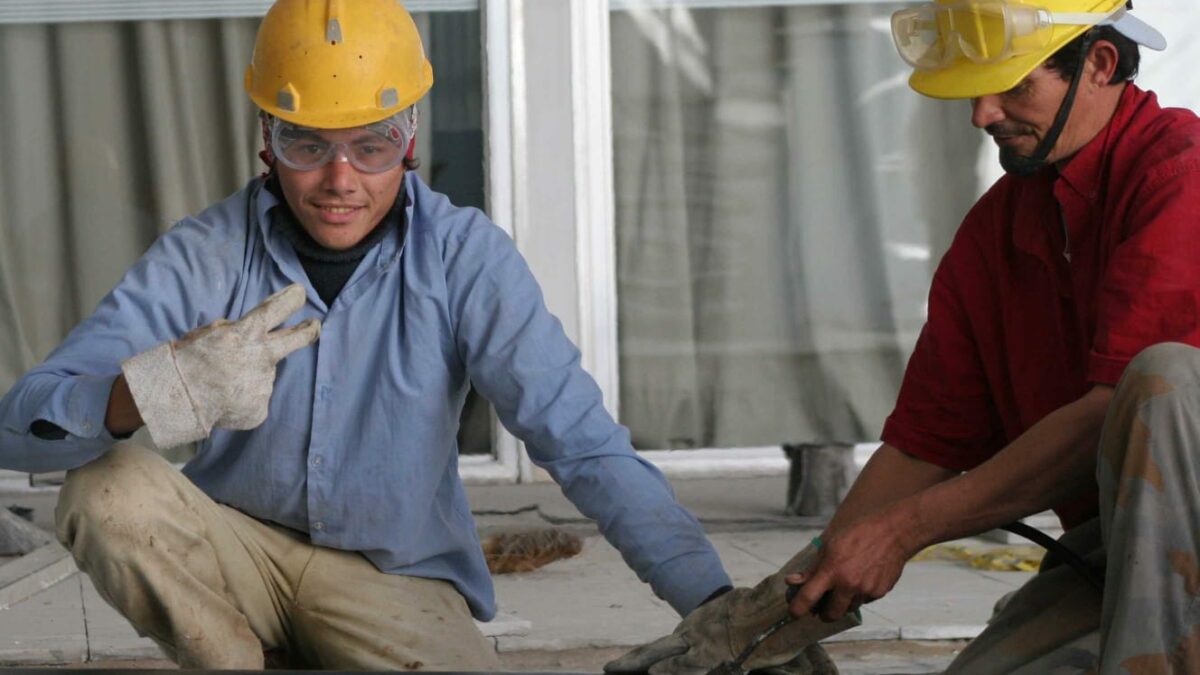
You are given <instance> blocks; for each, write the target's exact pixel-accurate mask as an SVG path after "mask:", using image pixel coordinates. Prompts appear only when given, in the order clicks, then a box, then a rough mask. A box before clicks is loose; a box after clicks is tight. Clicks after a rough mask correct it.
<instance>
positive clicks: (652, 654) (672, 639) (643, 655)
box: [604, 635, 688, 673]
mask: <svg viewBox="0 0 1200 675" xmlns="http://www.w3.org/2000/svg"><path fill="white" fill-rule="evenodd" d="M687 650H688V643H687V640H685V639H683V636H682V635H668V636H666V637H662V638H659V639H657V640H655V641H654V642H651V643H650V644H645V645H642V646H641V647H637V648H635V649H633V650H632V651H630V652H629V653H628V654H625V655H624V656H622V657H620V658H617V659H613V660H612V661H609V662H608V663H606V664H604V672H606V673H645V672H647V671H649V670H650V667H651V666H653V665H654V664H656V663H658V662H659V661H662V660H664V659H669V658H671V657H672V656H679V655H680V654H683V653H684V652H686V651H687Z"/></svg>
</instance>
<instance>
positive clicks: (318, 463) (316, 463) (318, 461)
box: [311, 455, 322, 466]
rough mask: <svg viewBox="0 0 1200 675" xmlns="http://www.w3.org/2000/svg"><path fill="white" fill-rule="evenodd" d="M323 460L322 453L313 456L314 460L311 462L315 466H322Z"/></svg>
mask: <svg viewBox="0 0 1200 675" xmlns="http://www.w3.org/2000/svg"><path fill="white" fill-rule="evenodd" d="M321 461H322V460H321V456H320V455H317V456H316V457H313V458H312V462H311V464H312V465H313V466H321Z"/></svg>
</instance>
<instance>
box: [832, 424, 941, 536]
mask: <svg viewBox="0 0 1200 675" xmlns="http://www.w3.org/2000/svg"><path fill="white" fill-rule="evenodd" d="M957 473H958V472H956V471H953V470H951V469H945V468H943V467H940V466H938V465H936V464H931V463H929V462H926V461H923V460H920V459H917V458H915V457H912V456H910V455H906V454H904V453H903V452H901V451H900V450H899V449H897V448H895V447H894V446H891V445H888V444H886V443H885V444H883V445H882V446H881V447H880V448H879V449H878V450H876V451H875V453H874V454H873V455H871V459H870V460H869V461H868V462H867V465H866V466H865V467H863V470H862V473H861V474H859V476H858V479H857V480H855V481H854V485H853V486H851V487H850V492H849V494H847V495H846V499H845V500H844V501H843V502H842V504H841V506H839V507H838V510H837V513H835V514H834V516H833V520H832V521H830V523H829V527H828V529H827V531H828V532H834V531H836V530H839V529H841V528H843V527H844V526H846V525H848V524H850V523H852V522H854V521H856V520H858V519H860V518H862V517H864V516H867V515H870V514H872V513H878V512H880V511H883V510H884V509H885V508H886V507H888V506H890V505H892V504H894V503H896V502H898V501H900V500H902V499H904V498H906V497H910V496H912V495H915V494H917V493H919V492H921V491H922V490H925V489H927V488H929V487H931V486H934V485H937V484H938V483H941V482H943V481H945V480H948V479H950V478H953V477H954V476H955V475H957Z"/></svg>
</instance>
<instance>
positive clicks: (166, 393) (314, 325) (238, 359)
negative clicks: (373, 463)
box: [121, 284, 321, 448]
mask: <svg viewBox="0 0 1200 675" xmlns="http://www.w3.org/2000/svg"><path fill="white" fill-rule="evenodd" d="M304 298H305V294H304V287H303V286H301V285H300V284H292V285H291V286H288V287H287V288H285V289H283V290H282V291H279V292H278V293H276V294H274V295H272V296H271V297H269V298H267V299H266V300H264V301H263V302H262V304H260V305H259V306H258V307H255V308H254V309H252V310H250V311H249V312H247V313H246V314H245V316H243V317H242V318H241V319H238V320H237V321H227V320H225V319H218V320H217V321H214V322H213V323H211V324H209V325H208V326H205V327H203V328H198V329H196V330H194V331H192V332H190V333H188V334H187V335H185V336H183V337H182V338H180V339H179V340H177V341H174V342H165V343H163V344H161V345H159V346H157V347H154V348H153V349H150V350H147V351H145V352H142V353H141V354H138V355H136V356H134V357H132V358H130V359H127V360H126V361H125V362H124V363H122V364H121V370H122V371H123V372H124V373H125V380H126V381H127V382H128V383H129V391H130V393H131V394H132V395H133V400H134V403H136V404H137V408H138V412H139V413H140V414H141V416H142V421H144V422H145V423H146V427H147V428H148V429H149V430H150V437H151V438H153V439H154V442H155V444H157V445H158V447H159V448H169V447H172V446H176V445H180V444H182V443H187V442H189V441H198V440H200V439H202V438H207V437H208V435H209V433H211V432H212V429H213V427H222V428H225V429H253V428H254V427H257V426H258V425H260V424H262V423H263V421H265V420H266V419H267V409H268V407H269V405H270V401H271V392H272V391H273V390H274V388H275V365H276V364H277V363H278V362H279V361H280V359H282V358H283V357H285V356H287V355H288V354H290V353H292V352H294V351H296V350H297V349H300V348H302V347H307V346H308V345H310V344H312V343H313V342H315V341H316V339H317V336H318V335H320V334H321V323H320V322H319V321H317V320H316V319H309V320H308V321H304V322H302V323H300V324H297V325H296V326H293V327H291V328H287V329H283V330H277V331H273V332H272V331H271V328H273V327H275V326H278V325H279V324H281V323H283V321H284V320H285V319H287V318H288V317H289V316H291V315H292V314H294V313H295V312H296V310H298V309H300V308H301V307H303V306H304Z"/></svg>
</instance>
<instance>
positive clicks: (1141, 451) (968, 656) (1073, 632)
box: [947, 343, 1200, 675]
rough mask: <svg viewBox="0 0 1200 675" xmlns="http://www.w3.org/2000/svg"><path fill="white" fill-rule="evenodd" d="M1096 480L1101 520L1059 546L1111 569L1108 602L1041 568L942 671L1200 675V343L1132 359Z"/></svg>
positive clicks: (1111, 414) (1061, 572) (1072, 577)
mask: <svg viewBox="0 0 1200 675" xmlns="http://www.w3.org/2000/svg"><path fill="white" fill-rule="evenodd" d="M1097 479H1098V481H1099V485H1100V517H1099V518H1097V519H1096V520H1094V521H1091V522H1089V523H1087V524H1085V525H1083V526H1080V527H1079V528H1077V529H1074V530H1072V531H1071V532H1069V533H1067V534H1066V535H1065V536H1064V537H1063V543H1065V544H1067V545H1068V546H1070V547H1072V548H1073V549H1074V550H1075V551H1076V552H1079V553H1081V554H1083V555H1084V557H1085V558H1087V559H1088V560H1089V561H1090V562H1092V563H1094V564H1096V565H1097V566H1099V567H1101V568H1103V569H1104V570H1105V575H1104V576H1105V590H1104V594H1103V597H1101V596H1100V594H1098V593H1096V591H1095V590H1093V589H1092V588H1091V587H1090V586H1088V585H1087V584H1086V583H1085V582H1084V581H1083V579H1082V578H1081V577H1080V576H1079V575H1077V574H1076V573H1075V572H1074V571H1073V570H1071V569H1069V568H1067V567H1066V566H1058V567H1055V568H1053V569H1050V570H1046V571H1043V572H1041V573H1039V574H1038V575H1037V576H1036V577H1034V578H1033V579H1032V580H1030V581H1029V583H1027V584H1026V585H1025V586H1024V587H1022V588H1021V589H1020V590H1018V591H1017V592H1016V593H1015V594H1014V595H1013V597H1012V598H1011V599H1010V600H1009V601H1008V603H1007V604H1006V605H1005V606H1004V608H1003V609H1001V610H1000V611H999V612H998V613H997V615H996V616H995V617H993V619H992V621H991V623H990V624H989V625H988V628H987V629H986V630H985V631H984V632H983V634H981V635H980V636H979V637H978V638H977V639H976V640H974V641H973V642H972V643H971V644H970V645H968V647H967V648H966V649H965V650H963V652H962V654H960V655H959V657H958V658H957V659H955V661H954V663H953V664H951V667H950V669H949V670H948V671H947V673H954V674H960V673H961V674H963V675H967V674H970V675H989V674H992V673H996V674H999V673H1009V674H1011V673H1017V674H1020V675H1034V674H1039V675H1040V674H1045V673H1053V674H1063V675H1065V674H1067V673H1100V674H1101V675H1116V674H1118V673H1129V674H1131V675H1160V674H1161V675H1167V674H1172V673H1200V600H1198V598H1200V562H1198V559H1197V556H1198V555H1200V350H1197V349H1194V348H1192V347H1189V346H1186V345H1181V344H1174V343H1168V344H1161V345H1156V346H1154V347H1151V348H1149V349H1147V350H1146V351H1144V352H1142V353H1141V354H1139V355H1138V356H1137V358H1136V359H1134V360H1133V362H1132V363H1130V365H1129V367H1128V368H1127V369H1126V371H1125V374H1124V376H1123V377H1122V378H1121V381H1120V383H1119V384H1118V385H1117V389H1116V394H1115V396H1114V398H1113V401H1112V403H1111V404H1110V406H1109V410H1108V414H1107V417H1106V418H1105V423H1104V431H1103V434H1102V436H1101V439H1100V448H1099V459H1098V461H1097Z"/></svg>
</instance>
